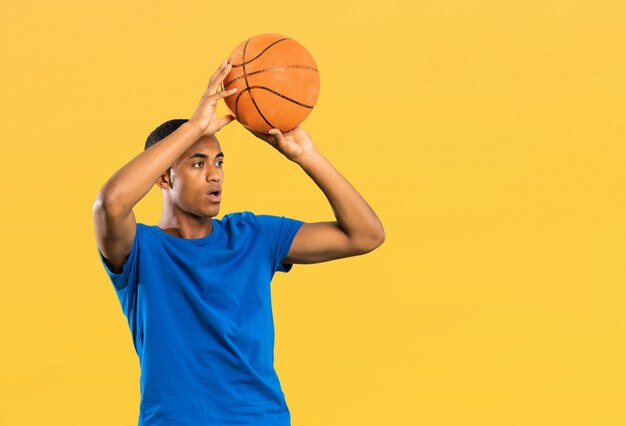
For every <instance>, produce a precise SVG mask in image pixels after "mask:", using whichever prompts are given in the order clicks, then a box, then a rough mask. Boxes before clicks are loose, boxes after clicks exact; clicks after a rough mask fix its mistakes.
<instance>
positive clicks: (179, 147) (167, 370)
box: [93, 61, 385, 426]
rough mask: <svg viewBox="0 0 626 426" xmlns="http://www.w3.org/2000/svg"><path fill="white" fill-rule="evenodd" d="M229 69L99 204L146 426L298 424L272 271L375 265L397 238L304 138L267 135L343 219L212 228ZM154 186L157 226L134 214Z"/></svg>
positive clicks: (248, 217) (156, 136)
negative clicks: (277, 345) (371, 255)
mask: <svg viewBox="0 0 626 426" xmlns="http://www.w3.org/2000/svg"><path fill="white" fill-rule="evenodd" d="M230 68H231V66H230V64H228V63H227V62H226V61H224V62H222V64H221V65H220V66H219V68H218V69H217V71H216V72H215V73H214V74H213V76H212V77H211V79H210V81H209V84H208V86H207V89H206V91H205V93H204V94H203V96H202V98H201V100H200V103H199V105H198V107H197V109H196V111H195V112H194V114H193V115H192V117H191V118H190V119H189V120H171V121H169V122H167V123H164V124H163V125H161V126H159V128H157V129H156V130H155V132H153V133H152V134H151V135H150V137H149V138H148V141H147V142H146V149H145V150H144V152H142V153H141V154H139V155H137V156H136V157H135V158H134V159H132V160H131V161H130V162H129V163H128V164H126V165H125V166H124V167H122V168H121V169H120V170H119V171H117V172H116V173H115V174H114V175H113V176H112V177H111V178H110V179H109V180H108V181H107V182H106V183H105V184H104V186H103V187H102V189H101V190H100V192H99V193H98V196H97V199H96V201H95V203H94V207H93V214H94V224H95V231H96V240H97V247H98V253H99V256H100V259H101V261H102V263H103V265H104V267H105V269H106V271H107V273H108V275H109V277H110V279H111V281H112V283H113V284H114V286H115V290H116V292H117V295H118V298H119V300H120V303H121V305H122V310H123V311H124V314H125V315H126V317H127V319H128V324H129V327H130V329H131V333H132V336H133V343H134V346H135V349H136V351H137V354H138V356H139V360H140V367H141V380H140V391H141V404H140V414H139V425H150V426H156V425H168V426H173V425H205V424H206V425H208V424H211V425H235V424H236V425H255V426H266V425H267V426H269V425H272V426H285V425H289V424H290V414H289V410H288V408H287V405H286V402H285V398H284V395H283V393H282V390H281V388H280V383H279V381H278V377H277V375H276V372H275V370H274V367H273V361H274V354H273V351H274V328H273V318H272V310H271V301H270V287H269V283H270V281H271V279H272V277H273V275H274V273H275V272H276V271H282V272H288V271H289V270H290V269H291V266H292V264H294V263H301V264H303V263H317V262H324V261H329V260H333V259H339V258H343V257H348V256H355V255H360V254H364V253H367V252H369V251H371V250H374V249H375V248H376V247H378V246H379V245H380V244H382V243H383V241H384V239H385V234H384V231H383V227H382V224H381V222H380V220H379V219H378V217H377V216H376V214H375V213H374V211H373V210H372V209H371V208H370V207H369V206H368V204H367V203H366V202H365V200H364V199H363V198H362V197H361V196H360V195H359V194H358V192H357V191H356V190H355V189H354V188H353V187H352V186H351V185H350V183H349V182H348V181H347V180H346V179H345V178H344V177H343V176H341V174H340V173H339V172H338V171H337V170H336V169H335V168H334V167H333V166H332V165H331V164H330V162H328V160H326V159H325V158H324V157H323V156H322V154H320V152H319V151H318V150H317V149H316V148H315V146H314V144H313V141H312V140H311V138H310V137H309V135H308V134H307V133H306V132H305V131H304V130H303V129H302V128H300V127H297V128H295V129H293V130H291V131H289V132H286V133H284V134H283V133H281V132H280V131H279V130H277V129H272V130H270V133H269V134H267V135H266V134H259V133H255V135H256V136H257V137H259V138H261V139H263V140H265V141H266V142H268V143H270V144H271V145H272V146H274V147H275V148H276V149H277V150H278V151H279V152H281V153H282V154H283V155H284V156H285V157H287V158H288V159H289V160H291V161H293V162H295V163H297V164H298V165H300V167H302V169H303V170H304V171H305V172H306V173H307V174H308V175H309V176H310V177H311V179H313V181H315V183H316V184H317V185H318V186H319V188H320V189H321V190H322V191H323V192H324V194H325V195H326V197H327V199H328V201H329V203H330V205H331V207H332V209H333V211H334V214H335V217H336V221H332V222H319V223H303V222H301V221H298V220H294V219H288V218H284V217H275V216H266V215H258V216H257V215H254V214H253V213H251V212H243V213H233V214H229V215H225V216H224V217H223V218H222V219H221V220H217V219H213V218H214V217H215V216H217V214H218V213H219V209H220V202H221V191H222V182H223V179H224V172H223V169H222V164H223V161H224V154H223V153H222V151H221V148H220V145H219V142H218V140H217V138H216V137H215V133H216V132H217V131H219V130H220V129H221V128H222V127H224V126H225V125H227V124H228V123H230V122H231V121H232V120H233V119H234V117H233V116H232V115H227V116H225V117H222V118H218V117H217V116H216V114H215V107H216V103H217V101H218V100H219V99H222V98H224V97H226V96H230V95H232V94H234V93H235V91H236V89H232V90H229V91H219V92H218V87H220V84H221V83H222V81H223V79H224V78H225V76H226V75H227V74H228V72H229V71H230ZM155 182H156V185H158V186H159V188H161V190H162V194H163V213H162V216H161V219H160V221H159V224H158V225H154V226H148V225H145V224H142V223H136V221H135V216H134V214H133V210H132V209H133V207H134V206H135V204H137V202H139V200H141V199H142V198H143V197H144V196H145V195H146V194H147V193H148V192H149V190H150V188H151V187H152V185H154V184H155ZM270 184H271V183H270Z"/></svg>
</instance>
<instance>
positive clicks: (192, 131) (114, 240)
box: [93, 61, 236, 273]
mask: <svg viewBox="0 0 626 426" xmlns="http://www.w3.org/2000/svg"><path fill="white" fill-rule="evenodd" d="M230 68H231V67H230V65H229V64H227V62H226V61H224V62H222V63H221V64H220V66H219V68H218V69H217V71H216V72H215V73H214V74H213V76H211V79H210V80H209V84H208V85H207V88H206V90H205V92H204V94H203V95H202V98H201V100H200V103H199V104H198V106H197V108H196V111H195V112H194V114H193V116H192V118H191V119H190V120H189V121H187V122H186V123H184V124H183V125H182V126H180V127H179V128H178V129H176V131H174V132H173V133H172V134H170V135H169V136H167V137H166V138H165V139H163V140H162V141H160V142H159V143H157V144H155V145H153V146H151V147H150V148H148V149H147V150H145V151H143V152H142V153H140V154H139V155H137V156H136V157H135V158H133V159H132V160H131V161H130V162H128V163H127V164H126V165H124V166H123V167H122V168H121V169H120V170H118V171H117V172H116V173H115V174H114V175H113V176H111V177H110V178H109V179H108V180H107V182H106V183H105V184H104V185H103V186H102V188H101V189H100V191H99V192H98V195H97V196H96V200H95V202H94V205H93V216H94V227H95V231H96V241H97V245H98V249H99V250H100V252H101V253H102V255H103V256H104V258H105V259H106V260H107V263H108V264H109V267H110V268H111V270H112V271H113V272H115V273H119V272H121V270H122V266H123V264H124V262H125V261H126V258H127V257H128V254H129V253H130V250H131V248H132V244H133V240H134V239H135V227H136V222H135V216H134V214H133V207H134V206H135V204H137V203H138V202H139V200H141V199H142V198H143V197H144V196H145V195H146V194H147V193H148V191H150V188H151V187H152V185H154V184H155V182H156V181H157V180H158V178H159V177H160V176H161V175H163V174H164V173H165V172H166V171H167V169H168V168H169V167H170V166H171V165H172V164H173V163H174V162H175V161H176V159H178V157H180V156H181V155H182V154H183V153H184V152H185V151H186V150H187V149H189V147H191V146H192V145H193V144H194V143H195V142H196V141H197V140H198V139H200V138H201V137H202V136H205V135H209V136H210V135H212V134H214V133H215V132H217V131H218V130H220V129H221V128H222V127H223V126H225V125H226V124H228V123H230V122H231V121H232V120H233V119H234V117H233V116H232V115H227V116H225V117H222V118H217V117H216V115H215V105H216V103H217V100H218V99H221V98H224V97H226V96H228V95H231V94H233V93H235V91H236V89H235V90H229V91H222V92H218V91H217V89H218V87H219V85H220V84H221V82H222V80H223V79H224V77H226V75H227V74H228V72H229V71H230Z"/></svg>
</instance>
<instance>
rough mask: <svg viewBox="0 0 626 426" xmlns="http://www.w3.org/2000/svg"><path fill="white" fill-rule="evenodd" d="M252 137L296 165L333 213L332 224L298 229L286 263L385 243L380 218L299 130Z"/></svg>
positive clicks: (330, 256) (346, 253) (349, 253)
mask: <svg viewBox="0 0 626 426" xmlns="http://www.w3.org/2000/svg"><path fill="white" fill-rule="evenodd" d="M255 135H256V136H257V137H259V138H261V139H263V140H265V141H266V142H268V143H270V144H271V145H272V146H274V147H275V148H276V149H277V150H278V151H280V152H281V153H282V154H283V155H285V157H287V158H288V159H290V160H291V161H293V162H295V163H297V164H298V165H300V167H302V169H303V170H304V171H305V172H306V174H308V175H309V176H310V177H311V179H313V181H314V182H315V183H316V184H317V186H318V187H319V188H320V189H321V190H322V192H323V193H324V195H326V198H327V199H328V202H329V203H330V206H331V208H332V210H333V213H334V214H335V219H336V221H334V222H316V223H305V224H303V225H302V226H301V227H300V230H299V231H298V233H297V234H296V236H295V238H294V240H293V243H292V244H291V248H290V250H289V253H288V254H287V257H286V258H285V260H284V261H285V262H288V263H317V262H325V261H328V260H334V259H340V258H343V257H349V256H356V255H360V254H365V253H367V252H370V251H372V250H374V249H375V248H377V247H378V246H380V245H381V244H382V243H383V242H384V241H385V231H384V230H383V225H382V223H381V222H380V219H379V218H378V216H377V215H376V213H375V212H374V210H372V208H371V207H370V206H369V205H368V204H367V202H366V201H365V200H364V199H363V197H361V195H360V194H359V193H358V192H357V190H356V189H354V187H353V186H352V185H351V184H350V182H348V180H346V178H345V177H343V176H342V175H341V173H339V171H337V169H335V167H334V166H333V165H332V164H331V163H330V162H329V161H328V160H327V159H326V158H325V157H324V156H323V155H322V154H321V153H320V152H319V151H318V150H317V148H315V145H314V144H313V141H312V140H311V138H310V136H309V135H308V134H307V133H306V132H305V131H304V129H302V128H301V127H296V128H295V129H294V130H291V131H289V132H286V133H284V134H283V133H281V132H280V131H279V130H277V129H272V130H271V131H270V135H264V134H260V133H255Z"/></svg>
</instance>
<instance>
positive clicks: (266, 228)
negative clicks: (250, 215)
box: [257, 215, 304, 272]
mask: <svg viewBox="0 0 626 426" xmlns="http://www.w3.org/2000/svg"><path fill="white" fill-rule="evenodd" d="M257 220H258V221H259V224H260V225H261V228H262V232H263V235H264V236H265V238H266V239H267V240H268V243H269V248H270V258H271V259H272V262H273V270H274V271H280V272H289V271H290V270H291V267H292V266H293V265H292V264H291V263H283V260H284V259H285V257H287V254H288V253H289V249H290V248H291V243H292V242H293V239H294V238H295V236H296V234H297V233H298V230H299V229H300V227H301V226H302V224H303V223H304V222H302V221H300V220H296V219H290V218H287V217H284V216H280V217H279V216H270V215H258V216H257Z"/></svg>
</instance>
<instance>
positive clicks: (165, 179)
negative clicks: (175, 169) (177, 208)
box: [156, 167, 173, 189]
mask: <svg viewBox="0 0 626 426" xmlns="http://www.w3.org/2000/svg"><path fill="white" fill-rule="evenodd" d="M171 170H172V168H171V167H170V168H169V169H167V171H166V172H165V173H163V174H162V175H161V176H159V178H158V179H157V181H156V185H157V186H158V187H159V188H161V189H170V188H173V186H172V174H171Z"/></svg>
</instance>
